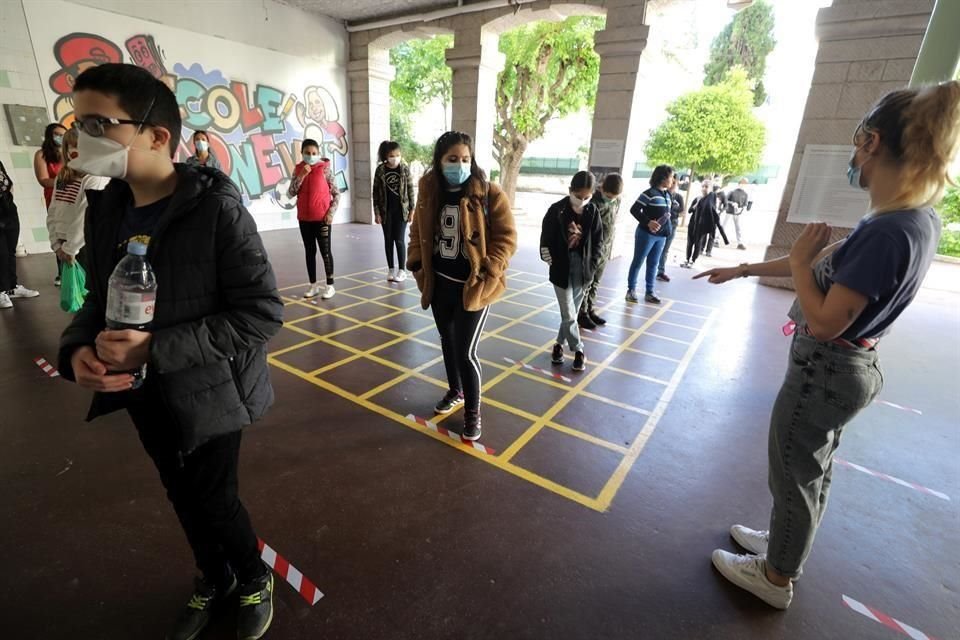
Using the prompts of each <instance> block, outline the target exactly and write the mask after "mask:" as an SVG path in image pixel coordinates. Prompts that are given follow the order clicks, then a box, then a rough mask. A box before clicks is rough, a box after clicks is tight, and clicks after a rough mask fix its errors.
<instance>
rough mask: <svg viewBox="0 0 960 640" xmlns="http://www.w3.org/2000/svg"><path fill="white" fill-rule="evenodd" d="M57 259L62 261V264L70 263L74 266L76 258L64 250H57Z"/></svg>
mask: <svg viewBox="0 0 960 640" xmlns="http://www.w3.org/2000/svg"><path fill="white" fill-rule="evenodd" d="M57 258H59V259H60V262H69V263H70V264H73V260H74V257H73V256H72V255H70V254H69V253H67V252H66V251H64V250H63V249H57Z"/></svg>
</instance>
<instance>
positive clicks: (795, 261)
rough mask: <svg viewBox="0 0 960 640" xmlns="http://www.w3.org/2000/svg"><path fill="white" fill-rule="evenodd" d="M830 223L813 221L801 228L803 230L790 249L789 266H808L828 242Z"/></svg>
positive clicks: (811, 264)
mask: <svg viewBox="0 0 960 640" xmlns="http://www.w3.org/2000/svg"><path fill="white" fill-rule="evenodd" d="M830 231H831V229H830V225H828V224H827V223H825V222H813V223H811V224H808V225H807V226H805V227H804V228H803V232H802V233H801V234H800V237H799V238H797V241H796V242H794V243H793V247H791V249H790V266H791V267H799V268H809V267H811V266H813V261H814V260H816V259H817V256H818V255H819V254H820V252H821V251H823V248H824V247H826V246H827V243H828V242H830Z"/></svg>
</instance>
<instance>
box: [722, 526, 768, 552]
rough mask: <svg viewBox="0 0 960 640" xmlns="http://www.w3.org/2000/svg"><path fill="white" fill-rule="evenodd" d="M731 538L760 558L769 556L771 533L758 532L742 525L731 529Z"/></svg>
mask: <svg viewBox="0 0 960 640" xmlns="http://www.w3.org/2000/svg"><path fill="white" fill-rule="evenodd" d="M730 537H731V538H733V541H734V542H736V543H737V544H738V545H740V546H741V547H743V548H744V549H746V550H747V551H749V552H750V553H755V554H757V555H758V556H763V555H766V554H767V543H768V542H769V541H770V532H769V531H757V530H756V529H751V528H750V527H745V526H743V525H742V524H735V525H733V526H732V527H730Z"/></svg>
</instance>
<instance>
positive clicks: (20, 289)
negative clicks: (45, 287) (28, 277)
mask: <svg viewBox="0 0 960 640" xmlns="http://www.w3.org/2000/svg"><path fill="white" fill-rule="evenodd" d="M38 295H40V292H39V291H34V290H33V289H27V288H26V287H25V286H23V285H22V284H18V285H17V286H16V287H14V288H13V291H11V292H10V297H11V298H36V297H37V296H38Z"/></svg>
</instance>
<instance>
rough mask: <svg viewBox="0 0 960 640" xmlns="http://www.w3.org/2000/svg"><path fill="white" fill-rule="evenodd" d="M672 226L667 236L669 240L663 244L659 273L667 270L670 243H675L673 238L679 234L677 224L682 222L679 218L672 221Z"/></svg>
mask: <svg viewBox="0 0 960 640" xmlns="http://www.w3.org/2000/svg"><path fill="white" fill-rule="evenodd" d="M670 224H671V226H672V228H671V229H670V235H669V236H667V241H666V242H665V243H664V244H663V251H662V252H661V253H660V263H659V265H658V266H657V273H658V274H661V273H666V272H667V256H668V255H669V253H670V245H672V244H673V238H674V236H676V235H677V225H679V224H680V221H679V220H677V221H676V222H674V221H673V220H671V221H670Z"/></svg>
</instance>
